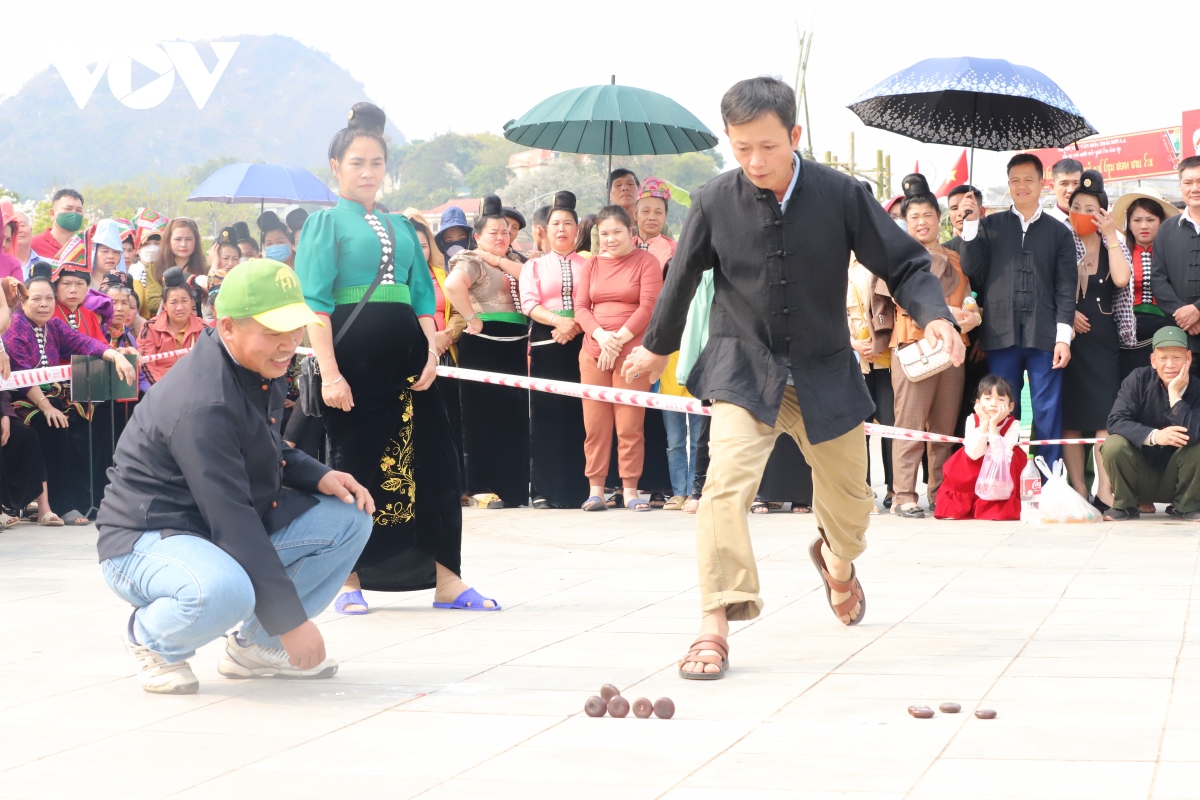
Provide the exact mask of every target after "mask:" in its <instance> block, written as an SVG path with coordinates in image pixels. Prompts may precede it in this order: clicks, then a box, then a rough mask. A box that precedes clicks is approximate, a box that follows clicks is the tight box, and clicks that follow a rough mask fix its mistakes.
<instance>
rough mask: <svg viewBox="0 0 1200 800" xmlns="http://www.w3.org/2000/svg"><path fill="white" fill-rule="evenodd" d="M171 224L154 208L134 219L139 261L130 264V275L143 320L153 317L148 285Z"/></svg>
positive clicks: (140, 212)
mask: <svg viewBox="0 0 1200 800" xmlns="http://www.w3.org/2000/svg"><path fill="white" fill-rule="evenodd" d="M169 223H170V220H169V219H167V218H166V217H164V216H163V215H162V214H160V213H158V212H157V211H155V210H154V209H152V208H143V209H141V210H139V211H138V213H137V215H136V216H135V217H134V218H133V228H134V236H133V244H134V247H135V248H136V250H137V261H135V262H134V263H132V264H129V274H130V276H131V277H132V278H133V281H134V283H133V292H134V294H136V295H137V298H138V314H139V316H141V317H142V318H143V319H149V318H150V317H152V316H153V314H152V313H151V312H150V309H149V302H148V299H147V294H146V283H147V280H148V274H149V272H150V267H151V265H153V264H154V262H155V261H157V260H158V254H159V252H161V251H162V235H163V231H165V230H166V229H167V225H168V224H169ZM156 310H157V307H156Z"/></svg>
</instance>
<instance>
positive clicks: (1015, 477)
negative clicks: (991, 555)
mask: <svg viewBox="0 0 1200 800" xmlns="http://www.w3.org/2000/svg"><path fill="white" fill-rule="evenodd" d="M1012 410H1013V388H1012V385H1011V384H1010V383H1009V382H1008V381H1006V380H1005V379H1004V378H1001V377H999V376H998V375H988V376H986V377H985V378H984V379H983V380H981V381H980V382H979V390H978V391H977V392H976V394H975V413H974V414H972V415H971V416H970V417H968V418H967V432H966V436H965V437H964V438H965V441H964V442H963V446H962V449H961V450H959V451H958V452H956V453H955V454H954V455H952V456H950V458H949V459H948V460H947V461H946V465H945V467H943V468H942V487H941V488H940V489H939V490H938V496H937V505H936V507H935V509H934V512H933V516H934V518H935V519H990V520H1019V519H1020V518H1021V495H1020V491H1019V490H1018V488H1017V487H1019V486H1020V485H1021V471H1022V470H1023V469H1025V464H1026V462H1027V461H1028V460H1029V459H1028V457H1027V456H1026V455H1025V451H1024V450H1022V449H1021V448H1020V447H1018V446H1017V442H1019V441H1020V438H1021V426H1020V425H1018V424H1017V420H1016V418H1014V417H1013V416H1012ZM991 436H999V437H1000V438H1001V439H1003V440H1004V445H1005V448H1006V449H1007V451H1008V453H1009V454H1010V456H1011V460H1010V462H1009V465H1008V467H1009V474H1010V475H1012V482H1013V491H1012V494H1011V495H1009V496H1008V499H1007V500H984V499H983V498H981V497H978V496H977V495H976V494H975V482H976V481H977V480H978V479H979V470H980V467H982V466H983V455H984V453H986V452H987V448H988V438H989V437H991Z"/></svg>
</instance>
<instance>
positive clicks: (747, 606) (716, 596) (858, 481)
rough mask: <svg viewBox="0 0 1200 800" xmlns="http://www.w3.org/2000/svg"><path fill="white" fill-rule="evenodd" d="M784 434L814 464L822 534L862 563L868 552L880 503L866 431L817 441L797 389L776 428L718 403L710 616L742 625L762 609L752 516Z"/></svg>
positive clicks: (703, 587)
mask: <svg viewBox="0 0 1200 800" xmlns="http://www.w3.org/2000/svg"><path fill="white" fill-rule="evenodd" d="M783 433H786V434H788V435H789V436H791V437H792V438H793V439H795V440H796V444H798V445H799V446H800V450H801V452H803V453H804V458H805V460H806V461H807V462H808V463H809V465H810V466H811V467H812V475H813V513H814V514H815V515H816V520H817V528H818V530H819V531H820V533H821V537H822V538H823V539H824V540H825V542H826V543H827V544H828V545H829V548H830V549H831V550H832V551H833V552H834V553H836V554H837V555H838V556H840V557H841V558H846V559H853V558H856V557H857V556H858V555H859V554H860V553H862V551H863V550H864V549H866V532H867V523H868V522H869V521H870V518H871V517H870V514H871V509H872V508H874V507H875V501H874V495H873V493H872V492H871V489H870V488H869V487H868V486H867V448H866V445H865V442H866V439H865V435H864V433H863V426H862V425H859V426H858V427H856V428H855V429H854V430H852V431H850V432H849V433H846V434H843V435H842V436H839V437H838V438H836V439H833V440H831V441H828V442H822V443H821V444H812V443H811V442H809V440H808V434H807V433H806V432H805V429H804V419H803V418H802V417H801V415H800V405H799V404H798V403H797V402H796V390H795V389H793V388H792V387H791V386H788V387H787V388H786V389H785V391H784V393H783V404H782V405H781V406H780V409H779V419H778V420H777V422H776V424H775V427H773V428H772V427H771V426H770V425H764V424H763V423H762V422H760V421H759V420H757V419H756V418H755V417H754V415H753V414H751V413H750V412H749V411H747V410H746V409H744V408H742V407H740V406H736V405H734V404H732V403H726V402H721V401H718V402H716V403H714V404H713V407H712V422H711V423H710V427H709V456H710V459H711V460H710V462H709V467H708V478H707V480H706V482H705V484H704V494H703V496H701V498H700V508H699V510H698V511H697V513H696V553H697V560H698V562H699V568H700V595H701V596H700V606H701V609H702V610H703V611H705V612H709V611H714V610H716V609H718V608H724V609H725V613H726V615H727V616H728V617H729V619H730V620H735V621H736V620H748V619H754V618H755V617H757V616H758V615H759V612H761V611H762V607H763V601H762V599H761V598H759V596H758V589H759V587H758V565H757V564H756V563H755V561H754V548H753V547H752V546H751V544H750V527H749V524H748V522H747V519H748V516H749V514H750V505H751V504H752V503H753V502H754V493H755V491H757V489H758V485H759V483H760V482H761V480H762V474H763V469H764V468H765V467H766V465H767V460H768V459H769V458H770V457H771V451H772V449H774V447H775V439H776V437H778V436H779V435H780V434H783Z"/></svg>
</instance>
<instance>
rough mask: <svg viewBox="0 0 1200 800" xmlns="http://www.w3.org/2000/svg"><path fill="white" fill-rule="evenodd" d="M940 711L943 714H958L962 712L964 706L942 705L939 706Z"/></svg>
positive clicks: (955, 704) (954, 704) (956, 704)
mask: <svg viewBox="0 0 1200 800" xmlns="http://www.w3.org/2000/svg"><path fill="white" fill-rule="evenodd" d="M938 711H941V712H942V713H943V714H957V713H958V712H960V711H962V706H960V705H959V704H958V703H942V704H941V705H940V706H938Z"/></svg>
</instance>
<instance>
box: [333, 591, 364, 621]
mask: <svg viewBox="0 0 1200 800" xmlns="http://www.w3.org/2000/svg"><path fill="white" fill-rule="evenodd" d="M366 605H367V601H366V600H365V599H364V598H363V596H362V592H361V591H359V590H356V591H353V592H342V593H341V594H339V595H338V596H337V599H335V600H334V601H333V610H334V611H336V612H337V613H339V614H345V615H346V616H348V617H361V616H362V615H363V614H366V613H367V609H366V608H365V606H366ZM346 606H364V608H363V610H362V611H347V610H346Z"/></svg>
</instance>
